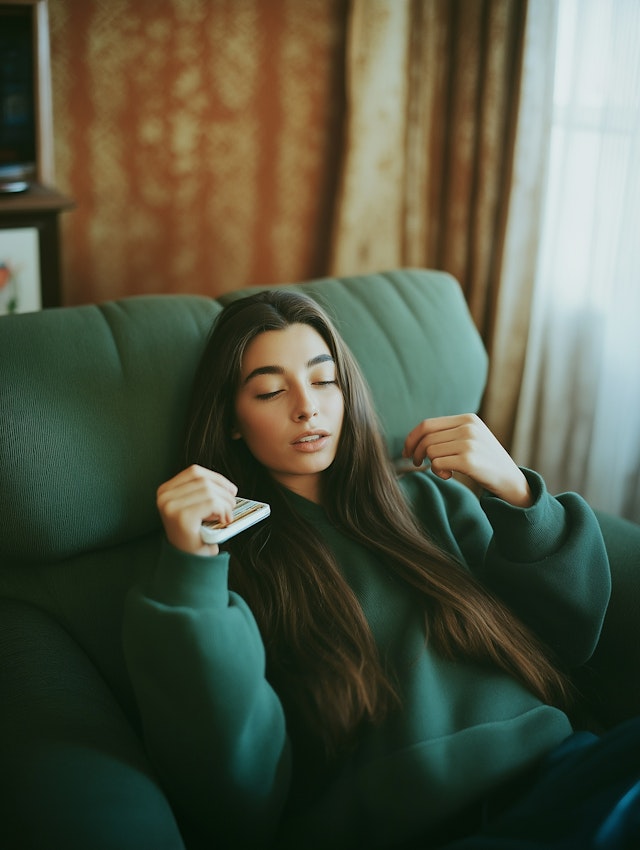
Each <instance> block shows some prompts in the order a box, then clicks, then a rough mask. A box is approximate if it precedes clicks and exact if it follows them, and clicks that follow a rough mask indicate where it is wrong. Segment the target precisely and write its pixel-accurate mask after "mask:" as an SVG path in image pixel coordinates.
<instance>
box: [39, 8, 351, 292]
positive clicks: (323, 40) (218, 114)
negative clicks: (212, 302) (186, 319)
mask: <svg viewBox="0 0 640 850" xmlns="http://www.w3.org/2000/svg"><path fill="white" fill-rule="evenodd" d="M49 17H50V33H51V54H52V85H53V108H54V131H55V165H56V186H57V188H59V189H60V190H61V191H63V192H65V193H67V194H70V195H71V196H72V197H73V198H74V199H75V201H76V204H77V206H76V209H75V210H74V211H73V212H71V213H67V214H65V215H64V216H63V221H62V234H63V271H64V289H65V295H64V301H65V303H67V304H75V303H82V302H88V301H98V300H103V299H105V298H113V297H120V296H123V295H130V294H138V293H146V292H198V293H205V294H213V295H215V294H218V293H220V292H223V291H226V290H229V289H235V288H238V287H241V286H248V285H251V284H260V283H271V282H283V281H287V280H296V279H302V278H306V277H310V276H315V275H319V274H324V273H325V271H326V267H327V251H328V240H329V221H330V217H331V213H332V204H333V198H334V193H335V188H336V183H337V169H338V160H339V154H340V147H341V143H342V134H341V129H342V117H343V93H342V92H343V76H344V38H345V27H346V0H49Z"/></svg>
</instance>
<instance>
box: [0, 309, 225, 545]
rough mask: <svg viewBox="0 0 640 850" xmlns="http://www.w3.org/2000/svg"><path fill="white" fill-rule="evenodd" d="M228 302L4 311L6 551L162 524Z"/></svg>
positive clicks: (117, 536) (126, 535)
mask: <svg viewBox="0 0 640 850" xmlns="http://www.w3.org/2000/svg"><path fill="white" fill-rule="evenodd" d="M220 309H221V308H220V306H219V305H218V304H217V303H216V302H215V301H212V300H210V299H207V298H199V297H195V296H146V297H144V296H143V297H137V298H128V299H124V300H122V301H117V302H111V303H106V304H103V305H100V306H83V307H73V308H62V309H55V310H45V311H42V312H39V313H30V314H24V315H15V316H5V317H3V318H2V319H0V323H1V329H0V479H1V480H2V487H1V488H0V516H1V517H2V535H0V538H1V540H0V552H2V555H3V558H19V559H21V560H30V561H37V560H40V559H42V560H44V559H46V560H57V559H62V558H65V557H69V556H71V555H75V554H77V553H79V552H82V551H87V550H91V549H99V548H101V547H103V546H111V545H115V544H117V543H120V542H122V541H124V540H127V539H130V538H132V537H137V536H139V535H141V534H145V533H146V532H148V531H151V530H152V529H154V528H157V527H158V524H159V521H158V516H157V511H156V508H155V488H156V487H157V486H158V484H160V483H161V482H162V481H163V480H165V479H166V478H167V477H168V476H169V475H170V474H172V473H173V471H174V470H175V467H176V465H177V464H178V463H179V447H180V445H181V439H182V438H181V432H182V424H183V419H184V410H185V407H186V404H187V399H188V397H189V393H190V388H191V379H192V375H193V372H194V370H195V367H196V363H197V361H198V358H199V356H200V352H201V350H202V345H203V341H204V338H205V335H206V331H207V329H208V328H209V326H210V325H211V322H212V320H213V317H214V316H215V315H216V314H217V313H218V312H219V311H220Z"/></svg>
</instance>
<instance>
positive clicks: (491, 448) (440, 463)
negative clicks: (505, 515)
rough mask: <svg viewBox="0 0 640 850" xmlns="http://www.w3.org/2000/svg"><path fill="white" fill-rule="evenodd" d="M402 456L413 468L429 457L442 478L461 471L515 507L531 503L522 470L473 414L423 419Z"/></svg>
mask: <svg viewBox="0 0 640 850" xmlns="http://www.w3.org/2000/svg"><path fill="white" fill-rule="evenodd" d="M402 455H403V457H406V458H411V459H412V460H413V463H414V464H415V466H420V465H421V464H422V462H423V460H424V459H425V458H428V459H429V460H430V461H431V469H432V471H433V472H434V473H435V474H436V475H438V476H439V477H440V478H443V479H448V478H451V476H452V475H453V473H454V472H460V473H462V474H463V475H466V476H468V477H469V478H471V479H473V480H474V481H476V482H477V483H478V484H480V485H481V486H482V487H484V488H485V489H486V490H489V492H491V493H493V494H494V495H496V496H498V497H499V498H501V499H504V500H505V501H506V502H509V503H510V504H512V505H516V506H517V507H522V508H527V507H529V506H530V505H532V504H533V498H532V495H531V490H530V489H529V484H528V482H527V479H526V478H525V476H524V474H523V473H522V470H521V469H519V467H518V466H517V465H516V463H515V462H514V460H513V459H512V458H511V456H510V455H509V453H508V452H507V451H506V450H505V449H504V448H503V446H502V445H501V444H500V443H499V442H498V440H497V438H496V437H495V436H494V435H493V433H492V432H491V431H490V430H489V429H488V428H487V426H486V425H485V424H484V422H483V421H482V420H481V419H480V418H479V417H478V416H476V415H475V414H474V413H464V414H461V415H459V416H439V417H437V418H435V419H424V420H423V421H422V422H421V423H420V424H419V425H417V426H416V427H415V428H414V429H413V430H412V431H411V433H410V434H409V435H408V437H407V439H406V440H405V443H404V449H403V452H402Z"/></svg>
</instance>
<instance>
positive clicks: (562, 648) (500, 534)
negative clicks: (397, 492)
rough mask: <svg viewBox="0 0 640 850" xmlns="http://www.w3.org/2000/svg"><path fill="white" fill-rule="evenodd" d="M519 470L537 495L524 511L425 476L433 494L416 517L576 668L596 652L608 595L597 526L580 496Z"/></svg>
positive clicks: (607, 572)
mask: <svg viewBox="0 0 640 850" xmlns="http://www.w3.org/2000/svg"><path fill="white" fill-rule="evenodd" d="M523 472H524V473H525V475H526V476H527V480H528V481H529V486H530V487H531V491H532V494H533V497H534V503H533V505H531V507H529V508H517V507H514V506H513V505H510V504H508V503H507V502H505V501H503V500H502V499H499V498H497V497H495V496H493V495H491V494H489V493H484V494H483V495H482V496H481V497H480V499H478V498H477V497H476V496H475V495H474V494H473V493H471V491H469V490H468V488H466V487H464V486H463V485H461V484H459V483H456V482H451V481H441V480H440V479H437V478H436V477H435V476H433V475H432V474H431V473H427V474H426V476H425V475H423V476H422V477H423V479H425V483H426V478H427V476H428V478H429V479H430V486H429V485H428V486H427V487H426V488H425V489H426V490H430V491H431V496H430V497H426V493H423V494H422V496H421V497H419V502H420V503H421V507H420V512H419V516H420V518H421V519H422V520H423V521H424V522H425V524H427V525H428V526H429V528H430V530H431V531H432V532H434V534H435V537H436V538H437V539H438V541H439V542H440V543H441V545H443V546H444V547H445V548H448V549H449V550H450V551H452V552H453V554H455V555H457V556H458V557H459V558H461V560H462V561H463V562H464V563H465V564H466V565H467V566H468V567H469V569H470V570H471V571H472V572H473V573H474V574H475V575H476V576H477V577H478V578H479V579H480V581H482V583H483V584H484V585H485V587H487V589H488V590H490V591H491V592H493V593H494V594H495V595H496V596H498V597H500V598H501V599H502V600H503V601H504V602H505V603H506V604H507V605H508V606H509V607H510V608H511V610H512V611H513V612H514V613H515V614H516V615H517V616H518V617H520V619H522V620H523V622H525V623H526V624H527V625H528V626H530V627H531V628H532V629H533V630H534V631H535V632H536V634H538V635H539V636H540V637H541V638H542V639H543V640H544V641H545V642H546V643H547V644H548V645H549V646H551V647H552V648H553V649H554V651H555V652H556V653H557V654H558V656H559V657H560V658H561V659H562V661H563V662H564V663H565V664H567V665H569V666H578V665H580V664H583V663H584V662H585V661H587V660H588V659H589V658H590V657H591V655H592V654H593V651H594V649H595V647H596V644H597V642H598V639H599V637H600V632H601V629H602V623H603V621H604V615H605V613H606V609H607V605H608V602H609V596H610V593H611V574H610V570H609V561H608V557H607V552H606V549H605V545H604V541H603V539H602V534H601V532H600V526H599V524H598V521H597V519H596V517H595V514H594V513H593V511H592V510H591V508H590V507H589V506H588V504H587V503H586V502H585V501H584V499H582V497H580V496H579V495H577V494H576V493H565V494H563V495H561V496H558V497H553V496H551V495H550V494H549V492H548V491H547V489H546V486H545V483H544V481H543V479H542V478H541V477H540V476H539V475H538V474H537V473H535V472H533V471H531V470H527V469H525V470H523ZM416 486H418V485H417V482H416V483H415V484H413V485H412V486H411V489H413V490H415V488H416ZM428 502H430V504H428ZM427 517H428V519H427Z"/></svg>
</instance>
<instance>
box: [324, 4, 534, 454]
mask: <svg viewBox="0 0 640 850" xmlns="http://www.w3.org/2000/svg"><path fill="white" fill-rule="evenodd" d="M526 11H527V4H526V2H525V0H352V2H351V5H350V15H349V25H348V33H347V72H346V81H347V113H346V140H347V141H346V145H345V148H344V151H343V163H342V172H341V177H340V183H339V189H338V196H337V206H336V213H335V216H334V225H333V239H332V252H331V271H332V273H334V274H349V273H362V272H366V271H369V270H379V269H382V268H393V267H397V266H404V265H410V266H423V267H431V268H438V269H444V270H446V271H448V272H450V273H451V274H453V275H454V276H455V277H456V278H457V279H458V280H459V281H460V282H461V284H462V286H463V289H464V291H465V294H466V298H467V301H468V303H469V306H470V309H471V312H472V315H473V317H474V320H475V322H476V324H477V326H478V328H479V330H480V332H481V333H482V336H483V338H484V340H485V344H486V345H487V347H488V349H489V351H490V355H491V357H492V360H493V361H494V364H495V369H496V371H495V374H496V381H498V382H499V383H501V384H502V383H503V378H504V374H502V373H501V369H500V365H499V363H500V362H501V358H504V361H503V362H511V361H513V359H514V358H515V359H516V361H518V362H519V361H521V359H522V357H523V356H524V344H525V337H523V336H521V337H520V338H514V339H512V340H510V341H509V343H508V348H509V349H515V350H509V351H507V350H505V349H504V341H505V336H506V334H505V333H504V332H503V330H502V328H500V341H501V350H499V351H496V350H495V346H494V344H493V342H494V338H496V317H497V310H498V305H499V303H500V299H501V297H502V296H501V289H502V286H503V285H504V283H505V281H504V279H503V263H504V251H505V233H506V223H507V217H508V213H509V207H510V203H511V196H512V178H513V162H514V150H515V143H516V128H517V126H518V125H517V119H518V107H519V98H520V82H521V71H522V58H523V48H524V38H525V20H526ZM512 242H513V239H512ZM519 308H520V309H524V310H525V313H526V311H527V310H528V302H527V299H526V298H525V299H521V301H520V303H519ZM504 315H505V318H506V319H508V320H509V322H510V321H511V320H512V319H513V311H512V310H507V311H505V312H504ZM490 390H491V387H490ZM488 398H490V399H491V403H492V408H491V409H490V410H488V411H487V412H486V413H487V415H486V418H487V419H488V420H489V424H490V425H491V426H492V427H494V430H496V431H498V432H499V433H498V436H500V437H501V438H502V439H503V440H504V441H505V442H508V437H509V433H508V432H509V430H510V428H511V425H510V423H511V420H512V418H513V413H514V411H515V404H516V399H515V398H514V397H513V393H509V394H507V396H506V397H504V394H503V393H500V392H497V393H496V392H493V391H492V392H491V394H490V395H488ZM492 418H495V419H496V420H498V425H499V426H500V425H501V426H503V427H502V428H501V427H496V426H495V425H494V424H493V423H492V422H491V419H492Z"/></svg>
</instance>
